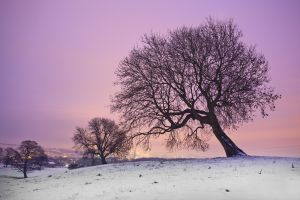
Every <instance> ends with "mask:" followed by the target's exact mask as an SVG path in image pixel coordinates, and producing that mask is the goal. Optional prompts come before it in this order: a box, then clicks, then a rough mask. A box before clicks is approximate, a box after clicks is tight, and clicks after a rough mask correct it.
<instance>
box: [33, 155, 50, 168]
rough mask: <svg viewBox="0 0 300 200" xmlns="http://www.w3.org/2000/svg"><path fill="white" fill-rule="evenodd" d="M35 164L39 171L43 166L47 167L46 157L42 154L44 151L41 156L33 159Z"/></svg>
mask: <svg viewBox="0 0 300 200" xmlns="http://www.w3.org/2000/svg"><path fill="white" fill-rule="evenodd" d="M35 163H36V164H37V165H38V166H39V169H40V170H41V169H42V167H43V166H47V165H48V156H47V154H46V153H45V152H44V150H43V151H42V152H41V154H40V155H39V156H38V157H36V158H35Z"/></svg>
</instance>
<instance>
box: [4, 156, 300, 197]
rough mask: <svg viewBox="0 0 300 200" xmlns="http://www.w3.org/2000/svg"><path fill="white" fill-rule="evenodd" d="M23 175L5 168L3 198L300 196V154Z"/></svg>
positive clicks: (147, 163) (118, 165)
mask: <svg viewBox="0 0 300 200" xmlns="http://www.w3.org/2000/svg"><path fill="white" fill-rule="evenodd" d="M21 176H22V174H21V173H16V172H15V171H12V170H10V169H6V168H1V169H0V195H1V197H0V199H1V200H2V199H3V200H22V199H28V200H29V199H30V200H59V199H62V200H67V199H70V200H73V199H82V200H89V199H93V200H95V199H101V200H104V199H122V200H123V199H143V200H147V199H149V200H150V199H165V200H168V199H172V200H175V199H230V200H233V199H243V200H247V199H255V200H258V199H264V200H266V199H272V200H275V199H284V200H289V199H295V200H296V199H298V200H299V199H300V189H299V188H300V187H299V186H300V159H299V158H272V157H248V158H215V159H199V160H178V161H139V162H127V163H118V164H108V165H102V166H95V167H88V168H81V169H75V170H67V169H63V168H60V169H45V170H43V171H37V172H33V173H30V174H29V178H28V179H22V178H20V177H21Z"/></svg>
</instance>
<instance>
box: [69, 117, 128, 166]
mask: <svg viewBox="0 0 300 200" xmlns="http://www.w3.org/2000/svg"><path fill="white" fill-rule="evenodd" d="M126 134H127V132H126V131H124V130H122V129H120V128H119V126H118V125H117V124H116V123H115V122H114V121H113V120H110V119H106V118H93V119H91V120H90V121H89V123H88V127H87V128H86V129H85V128H80V127H77V128H76V130H75V134H74V136H73V141H74V143H75V147H76V148H79V149H83V150H84V154H86V155H87V154H90V155H92V159H94V155H99V156H100V158H101V161H102V164H107V162H106V157H108V156H110V155H115V156H118V157H124V156H126V155H127V154H128V152H129V150H130V148H131V140H128V138H127V135H126Z"/></svg>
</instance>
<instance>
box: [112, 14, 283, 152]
mask: <svg viewBox="0 0 300 200" xmlns="http://www.w3.org/2000/svg"><path fill="white" fill-rule="evenodd" d="M241 37H242V32H241V30H240V29H239V28H238V27H237V25H236V24H234V23H233V21H232V20H228V21H217V20H213V19H208V20H207V22H206V23H204V24H203V25H200V26H197V27H185V26H184V27H181V28H178V29H176V30H173V31H170V32H168V34H166V35H160V34H150V35H145V36H144V37H143V40H142V42H143V44H142V45H141V46H139V47H135V48H134V49H132V51H131V52H130V54H129V56H127V57H126V58H125V59H124V60H123V61H122V62H121V63H120V65H119V67H118V69H117V71H116V75H117V77H118V81H117V84H118V85H119V86H120V87H121V90H120V92H118V93H117V94H116V95H115V97H114V98H113V105H112V110H113V111H117V112H120V113H121V114H122V115H121V117H122V121H123V125H124V126H125V127H126V128H128V129H130V130H131V132H132V137H134V138H137V139H138V142H143V144H144V145H146V147H147V146H148V145H149V141H150V137H151V136H159V135H163V134H164V135H166V134H167V135H168V139H167V146H169V147H171V148H172V147H175V146H178V145H179V146H182V145H183V146H185V147H190V148H194V149H201V150H205V149H207V147H208V144H207V140H206V139H205V137H203V135H202V134H203V133H205V132H207V131H209V132H212V133H213V134H214V135H215V136H216V138H217V139H218V141H219V142H220V143H221V145H222V146H223V148H224V150H225V153H226V155H227V156H228V157H231V156H236V155H246V153H245V152H244V151H242V150H241V149H240V148H238V147H237V146H236V145H235V143H234V142H233V141H232V140H231V139H230V138H229V137H228V136H227V135H226V134H225V132H224V130H226V129H229V128H234V129H235V128H237V126H238V125H239V124H242V123H244V122H248V121H251V120H252V119H253V116H254V115H255V114H257V113H259V112H260V113H261V114H262V116H263V117H264V116H267V112H268V111H269V110H274V108H275V101H276V100H277V99H278V98H280V95H277V94H276V93H275V92H274V89H273V88H272V87H270V86H269V85H268V83H269V80H270V78H269V76H268V70H269V67H268V62H267V61H266V59H265V57H264V56H263V55H262V54H260V53H257V51H256V49H255V47H254V46H248V45H246V44H245V43H243V42H242V41H241Z"/></svg>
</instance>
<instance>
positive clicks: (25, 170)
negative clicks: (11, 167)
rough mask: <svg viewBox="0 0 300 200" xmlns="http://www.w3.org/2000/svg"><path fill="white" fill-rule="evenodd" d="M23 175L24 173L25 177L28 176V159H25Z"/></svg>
mask: <svg viewBox="0 0 300 200" xmlns="http://www.w3.org/2000/svg"><path fill="white" fill-rule="evenodd" d="M23 175H24V178H28V177H27V160H25V162H24V165H23Z"/></svg>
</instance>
